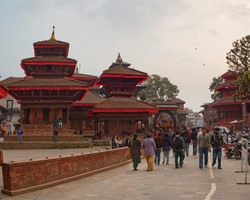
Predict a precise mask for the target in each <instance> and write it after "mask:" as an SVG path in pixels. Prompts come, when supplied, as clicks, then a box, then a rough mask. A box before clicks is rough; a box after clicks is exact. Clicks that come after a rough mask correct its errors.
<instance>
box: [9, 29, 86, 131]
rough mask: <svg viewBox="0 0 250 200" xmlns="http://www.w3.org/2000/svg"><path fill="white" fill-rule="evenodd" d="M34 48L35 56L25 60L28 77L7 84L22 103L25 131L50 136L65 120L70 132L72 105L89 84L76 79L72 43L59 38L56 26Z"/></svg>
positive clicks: (22, 62)
mask: <svg viewBox="0 0 250 200" xmlns="http://www.w3.org/2000/svg"><path fill="white" fill-rule="evenodd" d="M33 45H34V52H35V56H34V57H32V58H27V59H23V60H22V61H21V67H22V69H23V70H24V72H25V74H26V77H25V78H21V79H19V80H18V81H14V82H10V83H8V84H7V87H8V89H9V91H8V92H9V93H10V94H11V95H12V96H13V97H14V98H16V99H17V100H18V101H19V103H20V104H21V110H22V128H23V130H25V134H27V135H28V134H44V133H45V132H46V133H49V132H48V131H49V130H51V131H52V130H53V122H54V120H58V119H60V118H61V119H62V120H63V129H65V130H69V128H70V127H71V124H70V120H69V109H70V105H71V104H72V103H73V102H75V101H80V100H81V99H82V98H83V97H84V95H85V94H86V92H87V91H88V84H87V83H86V82H83V81H80V80H78V79H76V80H75V79H73V75H74V72H75V68H76V64H77V61H76V60H74V59H71V58H68V50H69V43H67V42H62V41H59V40H56V39H55V33H54V27H53V32H52V36H51V38H50V39H49V40H45V41H39V42H35V43H34V44H33ZM79 79H80V78H79ZM33 130H34V132H32V131H33ZM44 130H46V131H44ZM61 133H63V132H61ZM66 133H67V131H66V132H65V134H66ZM50 134H51V133H50ZM63 134H64V133H63Z"/></svg>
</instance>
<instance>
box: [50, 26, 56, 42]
mask: <svg viewBox="0 0 250 200" xmlns="http://www.w3.org/2000/svg"><path fill="white" fill-rule="evenodd" d="M54 30H55V26H53V31H52V35H51V38H50V39H49V41H56V38H55V31H54Z"/></svg>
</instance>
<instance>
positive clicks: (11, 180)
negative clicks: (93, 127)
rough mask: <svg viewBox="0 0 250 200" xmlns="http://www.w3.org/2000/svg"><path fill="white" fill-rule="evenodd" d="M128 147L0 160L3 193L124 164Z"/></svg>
mask: <svg viewBox="0 0 250 200" xmlns="http://www.w3.org/2000/svg"><path fill="white" fill-rule="evenodd" d="M126 152H127V148H119V149H113V150H106V151H100V152H94V153H87V154H80V155H73V156H65V157H58V158H49V159H43V160H34V161H25V162H13V163H2V170H3V184H4V186H3V189H2V193H5V194H8V195H11V196H13V195H17V194H21V193H24V192H28V191H32V190H38V189H42V188H47V187H50V186H53V185H57V184H61V183H64V182H68V181H71V180H75V179H79V178H81V177H84V176H90V175H92V174H96V173H98V172H102V171H105V170H108V169H111V168H114V167H118V166H121V165H123V164H127V163H128V162H130V160H129V161H127V160H126V159H125V154H126Z"/></svg>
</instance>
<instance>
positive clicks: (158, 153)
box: [154, 148, 161, 165]
mask: <svg viewBox="0 0 250 200" xmlns="http://www.w3.org/2000/svg"><path fill="white" fill-rule="evenodd" d="M160 159H161V148H156V150H155V159H154V161H155V163H156V162H157V164H158V165H159V164H160Z"/></svg>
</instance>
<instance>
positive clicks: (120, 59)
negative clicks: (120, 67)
mask: <svg viewBox="0 0 250 200" xmlns="http://www.w3.org/2000/svg"><path fill="white" fill-rule="evenodd" d="M116 62H119V63H122V58H121V55H120V52H119V53H118V56H117V59H116Z"/></svg>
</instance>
